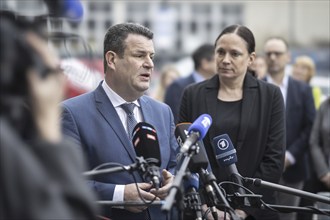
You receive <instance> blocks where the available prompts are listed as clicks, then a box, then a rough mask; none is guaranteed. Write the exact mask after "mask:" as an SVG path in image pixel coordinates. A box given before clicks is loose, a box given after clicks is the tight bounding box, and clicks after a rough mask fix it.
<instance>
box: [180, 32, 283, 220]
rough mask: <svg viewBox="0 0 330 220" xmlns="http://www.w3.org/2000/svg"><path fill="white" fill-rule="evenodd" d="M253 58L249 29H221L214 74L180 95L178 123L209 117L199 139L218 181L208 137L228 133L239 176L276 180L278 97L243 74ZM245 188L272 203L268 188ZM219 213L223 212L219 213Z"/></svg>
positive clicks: (220, 171) (266, 214) (221, 173)
mask: <svg viewBox="0 0 330 220" xmlns="http://www.w3.org/2000/svg"><path fill="white" fill-rule="evenodd" d="M255 56H256V54H255V38H254V35H253V33H252V32H251V30H250V29H248V28H247V27H245V26H241V25H231V26H228V27H226V28H225V29H224V30H223V31H222V32H221V33H220V34H219V36H218V37H217V39H216V41H215V62H216V67H217V68H216V70H217V74H216V75H215V76H213V77H212V78H210V79H208V80H205V81H203V82H200V83H197V84H194V85H191V86H189V87H187V88H186V89H185V91H184V93H183V96H182V100H181V106H180V117H179V122H193V121H194V120H195V119H196V118H197V117H199V116H200V115H201V114H204V113H208V114H210V116H211V117H212V119H213V123H212V125H211V127H210V129H209V131H208V133H207V134H206V136H205V138H204V139H203V142H204V146H205V150H206V152H207V156H208V159H209V161H210V165H211V168H212V171H213V173H214V175H215V176H216V178H217V182H218V183H220V182H223V181H226V180H228V179H229V178H228V176H227V175H226V172H225V169H224V168H223V167H221V166H220V165H219V163H218V161H217V158H216V154H215V150H214V147H216V146H214V145H213V138H214V137H217V136H219V135H221V134H228V135H229V137H230V139H231V140H232V142H233V145H234V147H235V149H236V151H237V158H238V160H237V163H236V165H237V169H238V172H239V173H240V174H241V175H242V176H244V177H252V178H260V179H262V180H265V181H269V182H273V183H278V181H279V179H280V176H281V174H282V171H283V165H284V150H285V109H284V103H283V97H282V94H281V91H280V89H279V88H278V87H276V86H274V85H271V84H269V83H266V82H264V81H262V80H258V79H257V78H256V77H254V76H253V74H252V73H251V72H249V67H250V66H251V65H252V63H253V61H254V59H255ZM251 190H252V191H253V192H254V193H255V194H261V195H262V196H263V197H262V200H263V201H265V202H266V203H270V204H273V203H274V202H275V197H274V192H273V191H272V190H268V189H261V188H258V187H251ZM243 209H244V208H243ZM235 211H236V212H237V214H238V215H239V216H240V217H241V218H243V219H244V218H246V217H247V218H248V219H251V218H252V219H258V220H266V219H272V220H277V219H278V214H277V213H275V212H272V211H269V210H257V209H256V210H246V213H245V212H244V211H242V210H239V209H237V210H235ZM247 215H248V216H247ZM219 216H223V214H221V212H220V213H219ZM227 216H228V215H227ZM210 219H212V218H210Z"/></svg>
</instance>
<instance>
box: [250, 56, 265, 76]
mask: <svg viewBox="0 0 330 220" xmlns="http://www.w3.org/2000/svg"><path fill="white" fill-rule="evenodd" d="M250 69H251V70H253V71H254V72H255V74H256V76H257V78H258V79H263V78H265V77H266V74H267V63H266V60H265V57H263V56H257V57H256V59H255V60H254V61H253V63H252V65H251V67H250Z"/></svg>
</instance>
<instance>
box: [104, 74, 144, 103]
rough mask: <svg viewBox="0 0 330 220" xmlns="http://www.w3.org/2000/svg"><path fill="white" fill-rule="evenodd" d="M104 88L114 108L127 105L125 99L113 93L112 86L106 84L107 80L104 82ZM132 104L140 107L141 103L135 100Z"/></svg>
mask: <svg viewBox="0 0 330 220" xmlns="http://www.w3.org/2000/svg"><path fill="white" fill-rule="evenodd" d="M102 87H103V89H104V91H105V93H106V94H107V96H108V98H109V99H110V101H111V103H112V105H113V107H115V108H117V107H119V106H120V105H122V104H124V103H127V102H126V101H125V99H123V98H122V97H121V96H120V95H118V94H117V93H116V92H115V91H113V90H112V89H111V88H110V86H109V85H108V84H107V83H106V81H105V80H103V82H102ZM132 103H134V104H135V105H136V106H138V107H140V103H139V102H138V100H135V101H133V102H132Z"/></svg>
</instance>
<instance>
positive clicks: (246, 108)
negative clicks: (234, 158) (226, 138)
mask: <svg viewBox="0 0 330 220" xmlns="http://www.w3.org/2000/svg"><path fill="white" fill-rule="evenodd" d="M257 87H258V84H257V79H255V78H254V77H253V76H251V75H250V73H247V75H246V77H245V79H244V85H243V99H242V109H241V124H240V129H239V132H238V139H237V146H236V148H237V150H239V149H240V148H241V147H242V145H243V143H244V139H245V136H246V132H247V130H248V125H249V121H250V119H251V118H252V112H253V111H254V108H255V98H256V94H257Z"/></svg>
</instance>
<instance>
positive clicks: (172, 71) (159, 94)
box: [152, 64, 180, 102]
mask: <svg viewBox="0 0 330 220" xmlns="http://www.w3.org/2000/svg"><path fill="white" fill-rule="evenodd" d="M179 77H180V72H179V71H178V70H177V68H176V67H175V66H173V65H170V64H168V65H165V66H164V67H163V68H162V69H161V71H160V80H159V82H158V84H157V87H156V88H155V92H154V94H152V97H153V98H154V99H156V100H158V101H160V102H163V101H164V96H165V91H166V89H167V88H168V86H169V85H170V84H171V83H172V82H173V81H174V80H175V79H177V78H179Z"/></svg>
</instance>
